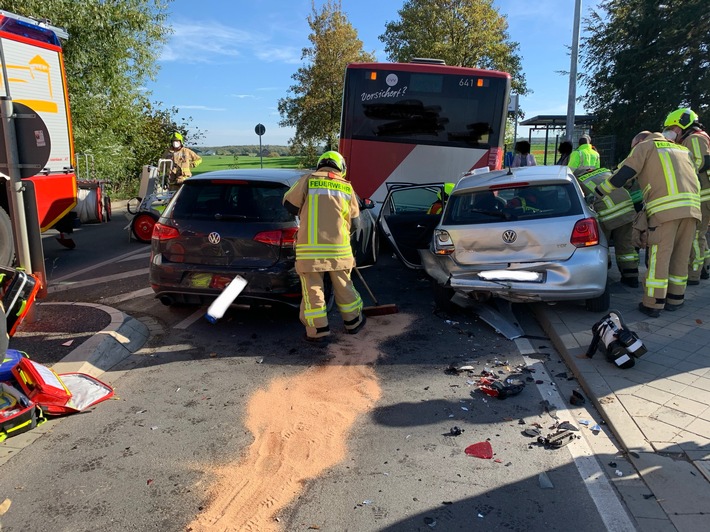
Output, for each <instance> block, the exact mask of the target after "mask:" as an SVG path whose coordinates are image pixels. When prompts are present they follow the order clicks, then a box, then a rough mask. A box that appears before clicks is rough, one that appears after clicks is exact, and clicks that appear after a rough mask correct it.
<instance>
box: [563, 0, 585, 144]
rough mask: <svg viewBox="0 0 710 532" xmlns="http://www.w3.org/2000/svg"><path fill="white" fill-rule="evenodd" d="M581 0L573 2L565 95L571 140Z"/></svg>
mask: <svg viewBox="0 0 710 532" xmlns="http://www.w3.org/2000/svg"><path fill="white" fill-rule="evenodd" d="M581 11H582V0H575V2H574V21H573V26H572V53H571V57H570V67H569V95H568V97H567V124H566V128H567V140H569V141H572V134H573V132H574V115H575V111H574V104H575V100H576V99H577V56H578V55H579V25H580V12H581Z"/></svg>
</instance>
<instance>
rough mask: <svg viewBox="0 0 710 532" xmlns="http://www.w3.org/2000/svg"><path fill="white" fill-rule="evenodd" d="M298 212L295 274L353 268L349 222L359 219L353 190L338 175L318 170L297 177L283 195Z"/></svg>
mask: <svg viewBox="0 0 710 532" xmlns="http://www.w3.org/2000/svg"><path fill="white" fill-rule="evenodd" d="M283 201H284V203H286V202H288V203H290V204H291V205H293V206H294V207H295V208H297V209H298V210H299V218H300V226H299V228H298V235H297V237H296V271H297V272H298V273H308V272H324V271H334V270H347V269H351V268H353V267H354V266H355V258H354V257H353V250H352V247H351V246H350V227H351V225H352V220H353V219H355V218H357V217H358V216H360V206H359V205H358V201H357V196H356V195H355V191H354V190H353V186H352V184H351V183H350V182H349V181H346V180H345V179H343V178H342V176H341V175H340V173H339V172H337V171H330V170H318V171H316V172H314V173H312V174H309V175H305V176H303V177H301V178H300V179H299V180H298V181H297V182H296V183H295V184H294V185H293V186H292V187H291V188H290V189H289V190H288V191H287V192H286V194H285V195H284V199H283Z"/></svg>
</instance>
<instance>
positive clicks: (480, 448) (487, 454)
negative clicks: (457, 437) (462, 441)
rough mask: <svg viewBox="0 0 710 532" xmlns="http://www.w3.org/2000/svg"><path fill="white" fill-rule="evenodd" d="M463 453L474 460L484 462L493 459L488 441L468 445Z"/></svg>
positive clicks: (491, 448)
mask: <svg viewBox="0 0 710 532" xmlns="http://www.w3.org/2000/svg"><path fill="white" fill-rule="evenodd" d="M464 452H465V453H466V454H467V455H469V456H473V457H474V458H482V459H484V460H490V459H491V458H493V447H491V442H489V441H481V442H478V443H474V444H472V445H469V446H468V447H466V449H465V450H464Z"/></svg>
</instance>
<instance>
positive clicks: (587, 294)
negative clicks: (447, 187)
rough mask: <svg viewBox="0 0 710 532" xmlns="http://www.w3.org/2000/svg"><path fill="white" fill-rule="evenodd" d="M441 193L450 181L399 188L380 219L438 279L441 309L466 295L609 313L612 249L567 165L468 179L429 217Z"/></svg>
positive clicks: (404, 254) (403, 255) (399, 247)
mask: <svg viewBox="0 0 710 532" xmlns="http://www.w3.org/2000/svg"><path fill="white" fill-rule="evenodd" d="M442 195H444V191H443V183H432V184H428V185H413V186H408V185H406V186H405V185H403V184H394V185H392V186H391V188H390V190H389V193H388V196H387V198H386V199H385V202H384V204H383V205H382V208H381V210H380V215H379V219H378V223H379V226H380V229H381V230H382V232H383V234H384V235H386V236H387V238H388V240H389V241H390V243H391V245H392V246H393V248H394V250H395V253H396V254H397V255H398V256H399V258H400V259H401V260H402V261H403V262H404V264H405V265H407V266H408V267H410V268H418V267H423V268H424V270H425V271H426V272H427V274H428V275H429V276H430V277H432V278H433V279H434V281H435V283H434V286H435V288H434V297H435V299H436V300H437V303H439V304H445V303H447V302H448V301H449V300H450V299H451V297H452V296H453V295H454V294H455V293H461V294H464V295H465V296H468V297H470V298H473V299H476V300H486V299H488V298H490V297H500V298H503V299H506V300H509V301H512V302H533V301H550V302H551V301H562V300H584V301H585V303H586V306H587V308H588V309H589V310H592V311H595V312H598V311H603V310H606V309H607V308H608V306H609V288H608V286H607V261H608V251H609V250H608V244H607V242H606V239H605V237H604V235H603V233H602V231H601V229H600V227H599V224H598V222H597V219H596V215H595V213H594V211H592V210H591V209H590V207H589V206H588V205H587V204H586V202H585V200H584V196H583V194H582V191H581V189H580V187H579V185H578V184H577V181H576V179H575V177H574V176H573V175H572V173H571V172H570V170H569V169H568V168H567V167H566V166H532V167H522V168H510V169H505V170H497V171H493V172H484V173H480V172H478V171H477V172H473V173H471V174H468V175H464V176H463V177H462V178H461V179H460V180H459V181H458V183H456V186H455V188H454V190H453V191H452V192H451V195H450V197H448V198H446V197H445V196H444V197H443V200H444V202H445V205H444V209H443V213H442V214H429V212H431V210H430V207H431V206H432V205H433V204H434V203H435V202H437V201H438V202H439V203H440V202H441V200H442Z"/></svg>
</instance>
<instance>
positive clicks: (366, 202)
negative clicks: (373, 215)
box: [362, 198, 375, 209]
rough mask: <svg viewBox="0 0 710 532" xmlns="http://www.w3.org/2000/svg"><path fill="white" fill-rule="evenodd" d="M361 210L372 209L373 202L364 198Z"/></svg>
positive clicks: (373, 206)
mask: <svg viewBox="0 0 710 532" xmlns="http://www.w3.org/2000/svg"><path fill="white" fill-rule="evenodd" d="M362 208H363V209H374V208H375V202H374V201H372V200H371V199H370V198H365V199H364V200H362Z"/></svg>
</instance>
